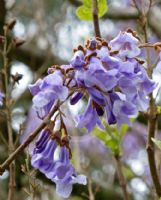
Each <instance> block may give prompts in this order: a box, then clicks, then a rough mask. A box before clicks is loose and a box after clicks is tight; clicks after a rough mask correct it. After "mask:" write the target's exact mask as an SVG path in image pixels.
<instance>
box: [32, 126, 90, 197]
mask: <svg viewBox="0 0 161 200" xmlns="http://www.w3.org/2000/svg"><path fill="white" fill-rule="evenodd" d="M57 148H58V143H57V141H56V140H55V139H54V140H53V139H51V138H50V137H49V131H48V130H43V131H42V132H41V134H40V136H39V138H38V140H37V142H36V144H35V148H34V151H33V155H32V158H31V164H32V166H33V167H34V168H36V169H39V170H40V171H41V172H42V173H44V174H45V175H46V177H47V178H49V179H51V180H52V181H53V182H55V183H56V192H57V194H58V195H59V196H62V197H64V198H68V197H69V195H70V194H71V192H72V186H73V184H75V183H79V184H83V185H85V184H86V177H85V176H84V175H77V174H76V171H75V169H74V167H73V166H72V165H71V163H70V155H69V149H68V148H67V147H66V146H63V147H59V148H60V151H59V158H58V159H57V160H56V159H55V152H56V149H57Z"/></svg>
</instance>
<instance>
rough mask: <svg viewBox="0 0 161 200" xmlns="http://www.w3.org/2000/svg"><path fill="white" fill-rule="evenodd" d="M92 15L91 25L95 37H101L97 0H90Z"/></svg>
mask: <svg viewBox="0 0 161 200" xmlns="http://www.w3.org/2000/svg"><path fill="white" fill-rule="evenodd" d="M92 16H93V25H94V31H95V36H96V37H101V33H100V27H99V19H98V3H97V0H92Z"/></svg>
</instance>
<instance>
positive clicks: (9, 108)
mask: <svg viewBox="0 0 161 200" xmlns="http://www.w3.org/2000/svg"><path fill="white" fill-rule="evenodd" d="M8 31H9V29H8V27H7V26H5V27H4V37H5V41H4V45H3V52H2V55H3V70H4V73H3V75H4V89H5V109H6V123H7V133H8V153H9V155H10V154H11V153H12V152H13V151H14V148H15V147H14V141H13V131H12V117H11V116H12V105H11V95H10V94H11V89H9V78H10V73H9V62H8V54H7V48H8V47H7V45H8V44H7V36H8ZM15 173H16V171H15V163H12V165H10V167H9V183H8V185H9V190H8V200H13V199H14V193H15V187H16V181H15V176H16V175H15Z"/></svg>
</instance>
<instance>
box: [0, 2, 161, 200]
mask: <svg viewBox="0 0 161 200" xmlns="http://www.w3.org/2000/svg"><path fill="white" fill-rule="evenodd" d="M148 2H149V1H148V0H138V3H139V5H140V3H141V4H142V5H143V4H144V5H143V6H144V9H145V10H146V8H147V7H148ZM79 5H81V1H80V0H28V1H25V0H0V35H2V34H3V25H4V24H5V22H7V21H9V20H11V19H13V18H16V20H17V23H16V25H15V27H14V29H13V37H15V38H21V39H24V40H25V41H26V42H25V44H24V45H23V46H22V47H20V48H16V49H14V50H13V51H12V52H11V54H10V59H11V63H10V70H11V71H10V72H11V74H13V75H15V74H16V72H18V73H20V74H22V75H23V78H22V80H20V82H19V84H16V85H15V87H14V90H13V93H12V98H13V100H14V107H13V115H12V117H13V118H12V119H13V120H12V126H13V130H14V133H15V138H17V141H19V138H20V141H21V142H22V141H23V140H24V139H25V138H26V137H27V136H28V134H29V133H30V132H31V131H32V130H34V128H36V126H37V125H38V124H39V123H40V120H39V119H37V120H36V119H35V118H36V115H35V113H34V112H33V110H32V109H31V98H32V97H31V95H30V93H29V91H28V88H27V86H28V84H29V83H32V82H34V81H35V80H37V79H38V77H43V76H44V75H45V74H46V71H47V69H48V67H50V66H52V65H54V64H68V62H69V60H70V59H71V57H72V54H73V51H72V50H73V48H75V47H77V46H78V45H79V44H82V45H83V44H84V42H85V40H86V39H88V38H91V37H94V31H93V24H92V22H91V21H80V20H79V19H78V18H77V16H76V14H75V11H76V8H77V7H78V6H79ZM138 20H139V13H138V12H137V10H136V9H135V8H134V6H133V5H132V3H131V0H108V12H107V14H106V15H105V16H104V17H103V18H102V19H101V20H100V29H101V33H102V37H104V38H106V39H107V40H110V39H111V38H113V37H114V36H116V35H117V34H118V33H119V31H120V30H126V29H127V28H129V27H130V28H132V29H134V30H136V31H137V32H138V34H139V35H140V36H141V37H142V34H143V33H142V29H141V28H140V26H139V25H138ZM147 20H148V25H149V27H148V37H149V41H150V42H156V41H160V38H161V26H160V24H161V1H159V0H156V1H154V2H153V6H152V8H151V10H150V13H149V16H148V18H147ZM151 59H152V61H155V59H156V55H155V52H151ZM1 67H2V60H0V68H1ZM153 77H154V80H156V81H157V82H158V87H157V91H156V92H155V95H156V93H157V103H158V105H160V103H161V100H160V83H159V80H160V78H161V75H160V74H158V73H154V74H153ZM85 104H86V102H83V101H80V102H79V105H77V106H76V107H70V106H68V105H66V106H65V107H64V110H65V112H67V113H68V114H69V115H71V116H74V115H76V114H77V113H78V112H80V111H81V110H82V109H84V106H85ZM33 119H34V122H33ZM67 123H68V126H69V127H68V128H69V129H70V132H71V135H72V147H73V151H74V152H73V163H74V165H75V167H76V169H77V171H79V172H83V173H85V174H86V175H87V177H88V178H89V180H90V181H89V183H90V184H89V185H88V186H82V185H75V186H74V190H73V193H72V196H71V197H70V198H69V200H86V199H89V190H90V189H92V190H93V194H94V195H95V199H96V200H122V199H123V197H122V191H121V189H120V186H119V184H118V179H117V175H116V170H115V162H114V159H113V156H112V154H111V152H110V150H109V149H108V148H107V147H106V146H105V145H104V144H103V143H102V142H101V141H99V140H98V139H97V138H96V137H95V136H94V134H91V135H87V134H84V133H83V132H81V131H80V130H79V131H78V130H76V129H75V128H74V122H73V121H71V120H70V121H69V120H68V122H67ZM159 127H161V125H160V126H159ZM99 131H100V130H98V129H95V132H99ZM5 132H6V123H5V121H4V120H3V118H2V116H1V115H0V162H2V161H4V160H5V158H6V157H7V146H6V145H5V142H4V140H3V137H7V136H6V135H5V134H4V133H5ZM160 136H161V134H160V133H159V131H158V137H160ZM146 138H147V126H146V120H145V119H144V118H143V117H142V116H139V118H138V120H137V121H136V122H135V124H134V126H133V128H132V129H130V130H128V131H127V134H125V136H124V139H123V141H122V143H121V146H122V153H123V157H122V161H123V164H124V167H123V171H124V174H125V177H126V179H127V185H128V190H129V191H130V193H131V197H132V199H134V200H151V199H154V197H153V187H152V180H151V178H150V174H149V173H150V172H149V168H148V161H147V155H146V148H145V146H146ZM160 138H161V137H160ZM18 143H19V142H17V145H18ZM32 146H33V144H31V145H30V146H29V148H28V149H26V152H25V153H24V154H23V155H20V156H19V157H18V159H17V160H16V167H17V168H16V200H20V199H21V200H22V199H23V200H29V199H33V194H34V199H39V200H41V199H42V200H48V199H49V200H60V198H59V197H58V196H56V194H55V186H54V184H53V183H52V182H51V181H49V180H47V179H46V178H45V176H44V175H43V174H41V173H40V172H38V171H36V170H33V169H32V168H31V166H30V160H29V154H30V151H31V149H32ZM157 162H158V163H157V166H160V162H161V155H160V153H159V150H158V152H157ZM158 170H160V169H159V167H158ZM8 176H9V172H8V171H6V172H5V173H4V174H3V176H0V200H6V199H7V190H8V185H7V181H8Z"/></svg>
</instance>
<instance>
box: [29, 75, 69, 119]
mask: <svg viewBox="0 0 161 200" xmlns="http://www.w3.org/2000/svg"><path fill="white" fill-rule="evenodd" d="M29 89H30V91H31V93H32V95H33V96H34V97H33V108H34V109H35V111H36V112H37V114H38V116H39V117H40V118H41V119H43V118H44V117H45V116H46V115H47V114H48V113H49V111H50V109H51V108H52V106H53V105H54V103H55V101H56V100H61V101H64V100H65V99H66V98H67V96H68V89H67V87H65V86H63V77H62V74H61V73H60V71H56V72H54V73H53V74H49V75H47V76H46V77H45V78H44V79H42V80H41V79H39V80H38V81H37V82H36V83H35V84H33V85H29Z"/></svg>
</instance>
